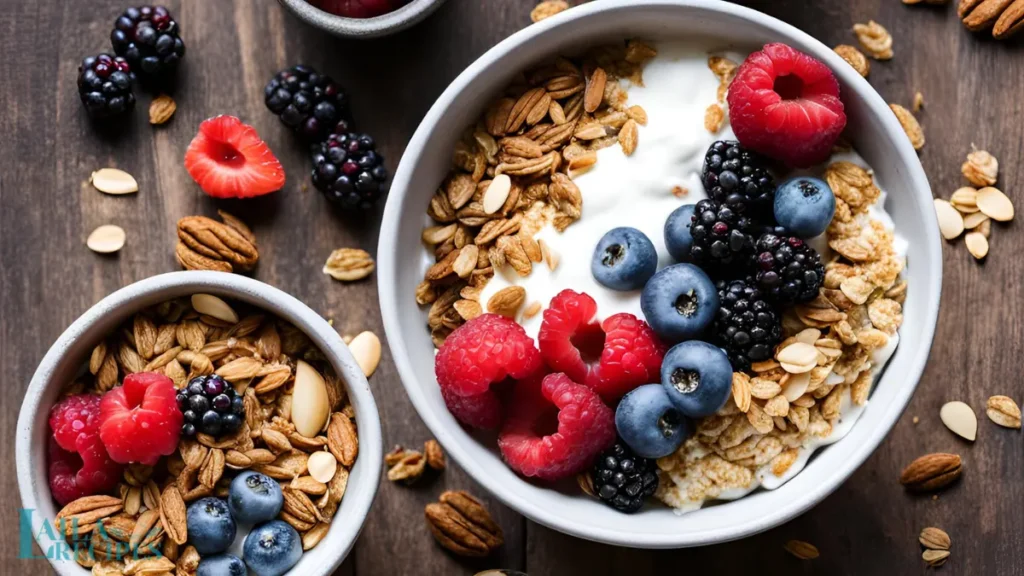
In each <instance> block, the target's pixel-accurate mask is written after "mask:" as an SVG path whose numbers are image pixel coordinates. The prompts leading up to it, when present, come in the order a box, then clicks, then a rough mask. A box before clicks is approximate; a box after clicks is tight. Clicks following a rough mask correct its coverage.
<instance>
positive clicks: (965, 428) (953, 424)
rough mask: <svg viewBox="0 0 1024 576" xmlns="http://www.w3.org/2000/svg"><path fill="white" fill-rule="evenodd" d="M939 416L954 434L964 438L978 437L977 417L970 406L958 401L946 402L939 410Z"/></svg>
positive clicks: (972, 440) (973, 438)
mask: <svg viewBox="0 0 1024 576" xmlns="http://www.w3.org/2000/svg"><path fill="white" fill-rule="evenodd" d="M939 418H940V419H942V423H943V424H945V425H946V428H949V429H950V430H951V431H952V432H953V433H954V434H956V435H957V436H960V437H961V438H964V439H965V440H970V441H971V442H974V440H975V439H976V438H977V437H978V417H977V416H976V415H975V414H974V410H972V409H971V407H970V406H968V405H967V404H964V403H963V402H960V401H954V402H946V403H945V404H943V405H942V409H941V410H939Z"/></svg>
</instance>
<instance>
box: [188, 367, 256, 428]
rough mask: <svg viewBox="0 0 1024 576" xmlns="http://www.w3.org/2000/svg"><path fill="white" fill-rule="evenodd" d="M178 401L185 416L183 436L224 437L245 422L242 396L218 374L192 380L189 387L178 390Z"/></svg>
mask: <svg viewBox="0 0 1024 576" xmlns="http://www.w3.org/2000/svg"><path fill="white" fill-rule="evenodd" d="M177 401H178V409H180V410H181V413H182V414H183V415H184V416H185V421H184V423H183V424H182V425H181V435H182V436H195V435H196V434H207V435H209V436H224V435H228V434H233V433H235V432H237V431H238V429H239V428H240V427H241V426H242V423H243V422H245V404H244V402H243V400H242V397H241V396H239V395H237V394H236V393H235V389H234V388H232V387H231V385H230V384H228V383H227V381H226V380H224V379H223V378H221V377H220V376H217V375H216V374H211V375H209V376H196V377H195V378H193V379H192V380H189V383H188V385H187V386H185V387H184V388H182V389H181V390H178V394H177Z"/></svg>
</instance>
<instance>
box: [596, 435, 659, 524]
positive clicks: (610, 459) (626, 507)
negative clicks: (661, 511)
mask: <svg viewBox="0 0 1024 576" xmlns="http://www.w3.org/2000/svg"><path fill="white" fill-rule="evenodd" d="M590 475H591V480H592V481H593V483H594V493H595V494H597V497H598V498H600V499H601V501H602V502H604V503H605V504H607V505H609V506H611V507H612V508H615V509H616V510H619V511H620V512H625V513H627V514H631V513H633V512H636V511H637V510H640V508H642V507H643V505H644V500H646V499H647V498H650V497H651V496H653V495H654V492H655V490H657V489H658V467H657V465H656V464H655V462H654V460H651V459H648V458H643V457H641V456H638V455H636V454H635V453H633V451H632V450H630V449H629V446H627V445H626V444H625V443H624V442H616V443H615V445H614V446H612V447H611V448H609V449H608V450H606V451H604V452H603V453H601V455H600V456H598V458H597V461H596V462H594V466H593V468H592V469H591V471H590Z"/></svg>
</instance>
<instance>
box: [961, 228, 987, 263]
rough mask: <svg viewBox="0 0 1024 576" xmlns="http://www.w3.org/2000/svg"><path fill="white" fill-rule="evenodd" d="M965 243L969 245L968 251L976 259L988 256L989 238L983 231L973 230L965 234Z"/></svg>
mask: <svg viewBox="0 0 1024 576" xmlns="http://www.w3.org/2000/svg"><path fill="white" fill-rule="evenodd" d="M964 244H966V245H967V251H968V252H970V253H971V256H974V258H975V259H976V260H982V259H984V258H985V257H986V256H988V238H986V237H985V235H984V234H982V233H981V232H971V233H969V234H967V235H966V236H964Z"/></svg>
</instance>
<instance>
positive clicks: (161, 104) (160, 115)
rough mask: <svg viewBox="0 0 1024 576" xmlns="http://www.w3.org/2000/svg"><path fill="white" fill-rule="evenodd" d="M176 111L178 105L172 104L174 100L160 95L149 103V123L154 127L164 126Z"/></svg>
mask: <svg viewBox="0 0 1024 576" xmlns="http://www.w3.org/2000/svg"><path fill="white" fill-rule="evenodd" d="M177 109H178V105H177V104H176V103H175V102H174V98H171V97H170V96H168V95H166V94H161V95H159V96H157V97H156V98H154V99H153V101H152V102H150V103H149V123H150V124H153V125H154V126H156V125H159V124H165V123H166V122H167V121H168V120H170V119H171V116H174V112H175V111H176V110H177Z"/></svg>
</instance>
